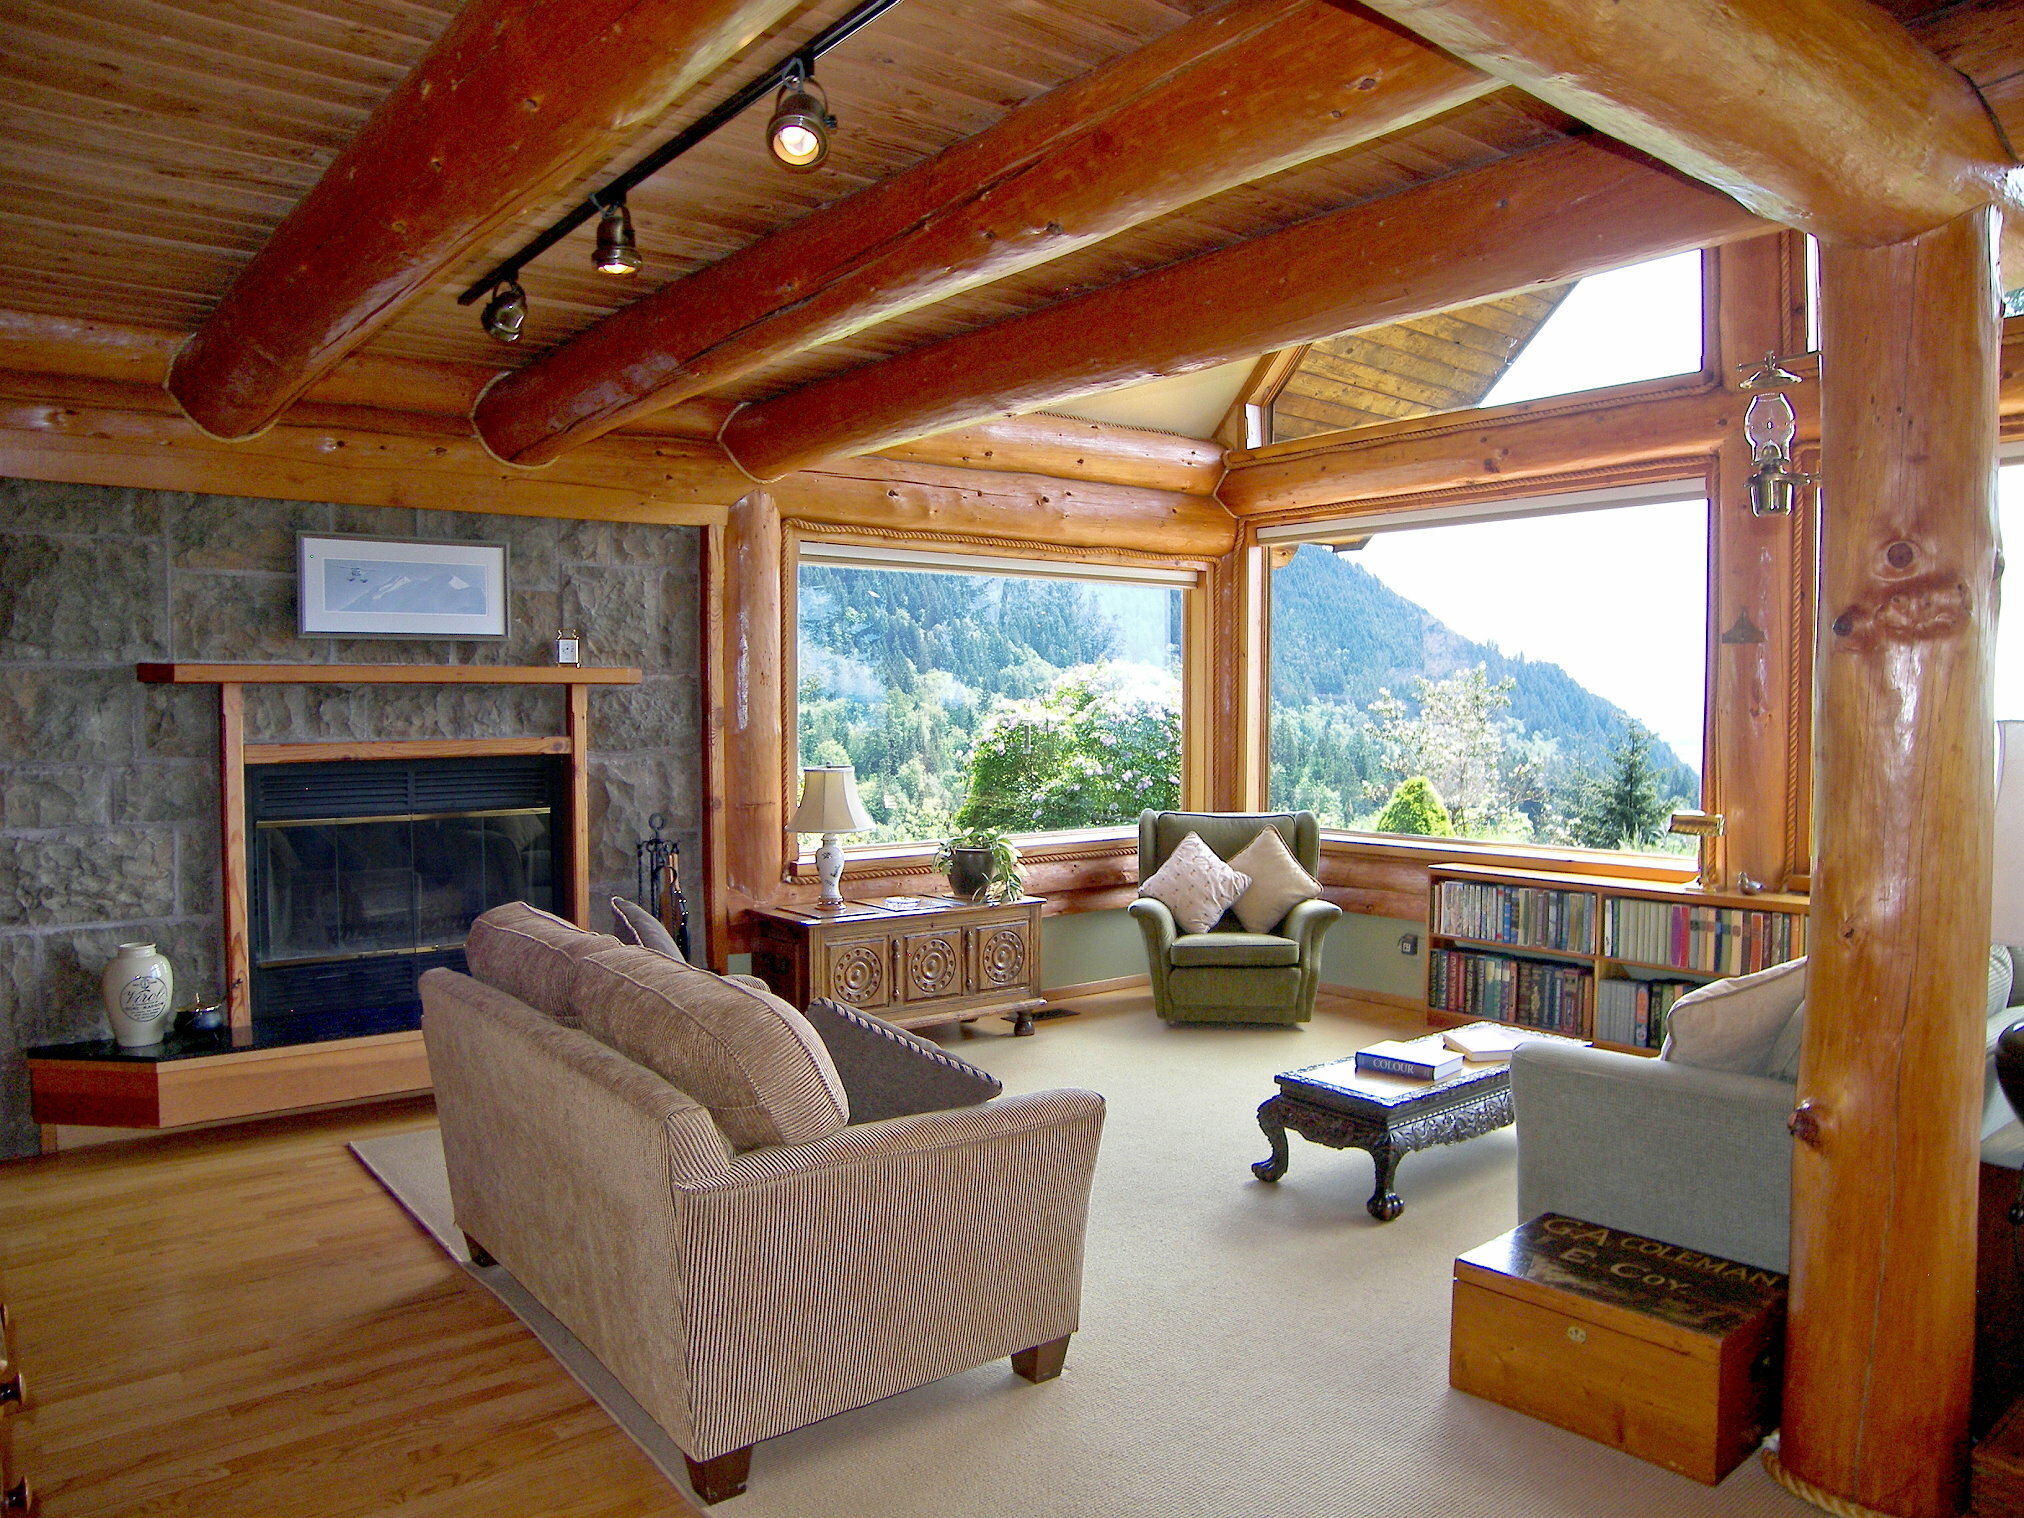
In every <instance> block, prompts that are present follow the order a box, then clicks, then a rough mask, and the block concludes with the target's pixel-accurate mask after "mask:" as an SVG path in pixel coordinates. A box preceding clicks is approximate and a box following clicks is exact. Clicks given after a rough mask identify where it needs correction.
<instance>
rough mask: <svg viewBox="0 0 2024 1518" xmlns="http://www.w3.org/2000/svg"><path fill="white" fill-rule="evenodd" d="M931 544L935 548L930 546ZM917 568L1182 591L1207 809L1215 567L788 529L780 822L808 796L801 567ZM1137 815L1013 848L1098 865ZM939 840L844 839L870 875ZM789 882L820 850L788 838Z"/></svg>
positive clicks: (1196, 763)
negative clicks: (803, 753) (1210, 604)
mask: <svg viewBox="0 0 2024 1518" xmlns="http://www.w3.org/2000/svg"><path fill="white" fill-rule="evenodd" d="M930 543H931V544H932V546H930ZM804 563H815V564H829V565H834V566H837V567H855V568H865V569H884V570H898V571H903V572H904V571H912V572H916V573H928V574H937V573H939V574H996V575H1007V576H1015V575H1016V576H1021V577H1025V578H1032V579H1047V580H1069V581H1083V582H1090V581H1094V582H1098V583H1109V584H1135V585H1155V586H1164V587H1166V588H1169V589H1173V590H1178V591H1180V592H1181V671H1180V680H1181V805H1182V806H1183V807H1184V808H1188V809H1200V808H1202V807H1204V806H1205V805H1206V801H1207V797H1206V785H1207V763H1206V745H1207V722H1206V713H1205V703H1206V701H1207V697H1208V691H1209V685H1210V681H1209V678H1208V660H1209V658H1210V649H1209V646H1208V645H1209V638H1208V631H1209V628H1208V608H1207V604H1206V603H1207V596H1208V582H1209V573H1210V570H1211V568H1212V567H1213V565H1212V562H1211V561H1209V560H1206V559H1196V558H1180V557H1169V556H1167V555H1163V554H1152V553H1144V552H1140V551H1137V550H1132V549H1109V550H1094V549H1072V550H1071V549H1063V550H1060V551H1051V550H1048V549H1045V548H1043V547H1041V546H1039V545H1033V544H1027V543H1005V542H993V541H988V540H981V539H970V538H957V537H953V536H951V537H940V538H936V539H933V540H930V541H923V540H921V539H918V538H914V537H911V536H907V535H903V534H898V533H893V532H890V531H887V530H883V529H854V528H849V527H842V526H830V525H816V524H813V523H809V524H805V525H803V524H796V523H792V522H788V523H783V524H782V543H781V554H780V579H781V584H780V621H781V636H780V659H781V679H780V703H781V714H780V716H781V733H782V735H783V741H782V743H781V745H780V762H781V773H780V795H781V805H782V811H781V814H780V815H781V818H782V820H783V822H784V820H785V819H786V818H788V817H791V816H792V815H793V813H794V808H795V805H796V803H797V801H798V799H799V796H800V786H801V761H800V734H801V693H800V684H801V676H800V652H801V626H800V622H801V617H800V612H801V607H800V590H801V566H802V565H803V564H804ZM1137 836H1138V823H1137V820H1136V819H1133V820H1131V821H1127V822H1121V823H1117V824H1115V825H1112V826H1109V827H1100V828H1067V829H1054V830H1049V831H1035V832H1026V833H1015V834H1013V835H1012V840H1013V842H1014V843H1015V844H1016V845H1018V847H1019V849H1020V851H1021V853H1022V854H1023V855H1025V856H1026V857H1027V859H1028V860H1029V862H1030V861H1031V860H1032V859H1033V857H1034V855H1035V854H1036V853H1038V854H1041V855H1044V856H1045V858H1046V859H1047V860H1048V862H1066V861H1072V860H1076V859H1082V858H1089V859H1099V858H1103V857H1107V856H1110V855H1113V854H1115V853H1116V852H1117V849H1118V846H1119V844H1120V843H1122V842H1125V841H1127V840H1136V838H1137ZM939 844H940V840H938V839H929V840H925V841H921V842H909V843H856V844H853V843H850V842H849V841H848V840H845V841H844V856H845V860H846V865H845V870H846V873H847V874H848V873H857V874H860V875H862V876H866V877H870V878H878V877H881V876H885V875H908V874H920V873H926V872H927V871H928V868H929V867H928V863H927V862H928V861H929V860H931V859H932V858H933V856H934V853H935V850H936V849H937V847H938V846H939ZM784 857H785V859H786V865H787V867H786V872H785V878H786V879H787V880H788V881H789V882H792V883H801V882H804V881H812V880H814V879H815V878H816V875H815V850H814V847H813V846H812V845H811V846H809V847H803V846H802V843H801V839H800V837H799V836H798V835H796V834H794V833H793V832H791V831H790V832H787V833H786V838H785V850H784Z"/></svg>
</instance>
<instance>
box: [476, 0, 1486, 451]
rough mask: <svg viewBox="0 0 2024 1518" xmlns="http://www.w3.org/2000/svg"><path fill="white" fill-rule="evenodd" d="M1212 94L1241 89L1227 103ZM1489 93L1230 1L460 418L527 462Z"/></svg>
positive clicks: (1477, 82)
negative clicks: (785, 358) (1237, 83)
mask: <svg viewBox="0 0 2024 1518" xmlns="http://www.w3.org/2000/svg"><path fill="white" fill-rule="evenodd" d="M1233 78H1238V79H1243V80H1245V81H1246V87H1245V88H1243V89H1241V90H1235V89H1232V88H1230V80H1231V79H1233ZM1493 88H1494V86H1493V85H1492V84H1491V83H1490V82H1489V81H1488V80H1487V79H1485V78H1484V77H1483V76H1482V75H1481V74H1479V73H1477V72H1476V71H1475V70H1473V69H1470V68H1467V67H1464V66H1462V65H1459V64H1457V63H1456V62H1455V61H1454V60H1453V59H1451V58H1449V57H1447V56H1446V55H1445V54H1442V53H1439V52H1437V51H1436V50H1434V49H1432V48H1428V47H1426V46H1425V45H1424V44H1421V43H1419V42H1418V41H1416V40H1414V39H1412V38H1409V37H1404V36H1401V35H1400V34H1399V33H1398V32H1397V31H1396V30H1394V29H1393V28H1391V27H1389V26H1385V25H1383V24H1381V23H1378V22H1375V21H1372V20H1370V19H1368V18H1367V17H1365V16H1363V15H1361V14H1359V13H1357V12H1353V11H1350V10H1346V9H1343V8H1342V7H1340V6H1337V5H1334V4H1330V3H1328V0H1233V3H1232V4H1229V5H1226V6H1223V7H1221V8H1220V9H1218V10H1216V11H1213V12H1211V13H1209V14H1208V15H1205V16H1202V17H1200V18H1198V19H1197V20H1195V21H1192V22H1189V23H1187V24H1186V25H1184V26H1181V27H1179V28H1176V29H1175V30H1174V31H1171V32H1169V33H1167V34H1166V35H1165V36H1164V37H1161V38H1159V39H1158V40H1156V41H1154V42H1152V43H1149V44H1148V45H1146V46H1145V47H1143V48H1141V49H1139V50H1137V51H1136V52H1133V53H1130V54H1127V55H1125V56H1124V57H1122V58H1119V59H1116V60H1114V61H1113V62H1111V63H1109V64H1107V65H1105V66H1103V67H1101V68H1098V69H1095V70H1093V71H1091V72H1090V73H1087V74H1084V75H1082V76H1081V77H1079V78H1077V79H1074V80H1071V81H1070V82H1069V83H1067V84H1064V85H1062V86H1061V87H1060V88H1059V89H1057V90H1054V91H1052V92H1050V93H1049V94H1046V95H1043V96H1041V97H1040V98H1039V99H1036V100H1033V101H1029V102H1028V103H1027V104H1025V105H1023V106H1021V107H1019V108H1018V109H1016V110H1014V111H1012V112H1011V113H1010V114H1009V115H1007V116H1005V117H1004V118H1003V119H1001V120H1000V121H999V122H998V123H997V124H996V125H994V126H992V127H990V128H989V129H988V130H986V131H983V132H981V133H978V134H977V135H975V136H971V137H967V138H965V139H963V140H962V141H960V142H958V143H956V144H954V145H953V146H951V147H949V148H948V149H946V150H945V151H944V152H942V153H941V154H939V155H937V156H936V157H934V158H932V159H929V160H927V161H925V162H922V163H919V164H916V165H915V166H914V167H912V168H910V169H908V170H906V171H904V172H902V173H899V174H896V175H894V176H892V177H890V178H888V179H885V180H882V181H880V182H879V183H878V184H876V185H873V186H870V187H868V188H867V189H865V190H863V191H860V192H859V193H858V194H856V195H854V196H852V197H850V198H848V199H846V200H843V201H839V202H836V203H834V204H832V205H830V206H829V207H827V208H825V209H824V210H821V211H817V212H815V213H813V214H811V215H809V216H807V217H804V218H803V219H802V220H800V221H798V222H796V223H794V224H793V225H792V226H790V227H787V228H785V229H783V230H782V231H780V232H778V233H776V234H774V236H772V237H771V238H768V239H765V240H763V241H761V242H759V243H756V244H753V245H752V246H750V247H747V248H745V249H743V250H741V251H739V252H737V253H734V254H732V255H730V256H729V257H727V258H725V259H723V260H721V261H719V262H717V263H715V264H712V265H710V266H709V267H707V268H704V269H700V270H698V271H697V272H696V273H694V274H691V275H689V276H688V277H687V278H685V279H680V280H676V281H674V282H672V283H670V284H667V285H664V286H662V287H661V288H660V289H659V290H657V291H656V292H654V293H653V294H652V295H649V296H647V297H645V298H644V299H642V300H639V301H636V302H634V303H633V304H632V305H630V306H627V307H625V308H624V309H622V310H620V311H618V312H617V313H615V314H614V315H612V316H611V317H609V318H607V319H606V320H605V321H604V322H602V323H600V324H599V325H598V326H595V327H593V328H591V329H590V330H589V331H587V332H583V333H581V334H579V335H578V336H576V337H575V338H573V339H571V340H570V341H568V342H566V343H564V344H562V345H561V346H560V347H557V348H554V349H552V350H550V351H549V352H548V353H546V354H544V355H542V356H541V357H540V358H538V359H536V360H535V362H534V363H532V364H531V365H529V366H527V367H526V368H524V369H521V370H520V371H518V372H517V373H514V374H511V375H509V376H507V377H506V378H505V379H504V380H502V381H501V382H500V383H499V384H498V385H496V386H494V387H493V389H492V390H491V391H490V392H488V393H487V395H486V396H485V398H484V400H483V401H482V402H481V403H480V405H479V408H478V411H477V413H476V415H475V418H474V420H475V422H476V424H477V427H478V431H479V434H480V435H481V436H482V437H483V438H484V439H485V442H486V445H487V446H488V447H489V448H491V449H492V451H493V452H494V453H495V454H497V455H498V456H499V457H501V458H503V459H508V460H511V461H513V462H516V463H524V464H539V463H545V462H547V461H548V460H550V459H553V458H555V457H557V456H558V455H560V454H561V453H562V452H564V451H565V450H566V449H567V448H568V447H570V446H571V445H572V444H573V443H574V442H577V441H581V440H586V439H588V438H592V437H596V436H597V435H598V434H599V433H601V432H603V431H608V430H609V429H611V428H612V427H615V426H618V425H621V424H622V423H623V422H624V421H626V420H627V419H628V418H629V417H631V416H636V415H639V414H640V413H641V412H643V411H647V410H651V409H654V408H656V407H658V406H661V405H666V404H669V403H671V402H673V401H676V400H681V399H684V398H686V397H688V396H690V395H697V394H703V393H706V392H708V391H711V390H714V389H717V388H719V387H721V386H722V385H723V384H724V383H725V382H727V381H729V380H734V379H737V378H739V377H741V376H742V375H744V374H747V373H749V372H751V371H752V370H753V369H755V368H757V367H759V366H760V365H762V364H764V363H765V362H767V361H768V360H769V359H772V358H774V357H777V356H779V355H781V354H783V353H793V352H797V351H801V350H804V349H807V348H812V347H816V346H818V345H820V344H823V343H826V342H830V341H833V340H835V339H837V338H840V337H846V336H848V335H850V334H851V333H852V332H854V331H857V330H858V329H860V328H862V327H866V326H870V325H873V324H875V323H878V322H880V321H884V320H887V319H889V318H891V317H894V316H898V315H901V314H903V313H905V312H907V311H909V310H912V309H915V308H917V307H920V306H924V305H929V304H932V303H933V302H935V301H938V300H940V299H942V298H944V297H946V296H948V295H952V294H955V293H957V292H959V291H962V290H965V289H968V288H971V287H973V286H977V285H982V284H988V283H990V282H991V281H994V280H997V279H1001V278H1004V277H1005V276H1007V275H1011V274H1014V273H1017V272H1018V271H1020V270H1022V269H1027V268H1031V267H1033V266H1035V265H1040V264H1045V263H1048V262H1050V261H1052V260H1053V259H1056V258H1058V257H1060V256H1061V255H1062V254H1064V253H1067V252H1070V251H1073V250H1075V249H1077V248H1082V247H1086V246H1089V245H1092V244H1095V243H1098V242H1101V241H1103V240H1104V239H1105V238H1108V237H1110V236H1112V235H1113V234H1115V233H1117V232H1119V231H1122V230H1124V229H1126V228H1128V227H1133V226H1136V225H1138V224H1140V223H1143V222H1146V221H1149V220H1151V219H1153V218H1155V217H1157V216H1159V215H1160V214H1162V213H1163V212H1166V211H1169V210H1172V209H1174V208H1176V207H1178V206H1181V205H1186V204H1189V203H1191V202H1194V201H1198V200H1202V199H1204V198H1207V197H1209V196H1212V195H1215V194H1217V193H1218V192H1221V191H1224V190H1229V189H1232V188H1234V187H1236V186H1239V185H1242V184H1244V183H1246V182H1248V181H1250V180H1253V179H1257V178H1260V177H1263V176H1266V175H1269V174H1273V173H1276V172H1277V171H1279V170H1282V169H1285V168H1288V167H1290V166H1292V165H1294V164H1297V163H1300V162H1304V161H1308V160H1311V159H1315V158H1319V157H1322V156H1325V155H1327V154H1329V153H1332V152H1335V151H1339V150H1340V149H1343V148H1346V147H1350V146H1353V145H1355V144H1357V143H1360V142H1363V141H1366V140H1369V139H1372V138H1375V137H1379V136H1382V135H1384V134H1386V133H1389V132H1394V131H1396V130H1398V129H1399V128H1401V127H1403V126H1407V125H1410V124H1413V123H1416V122H1419V121H1421V120H1424V119H1426V118H1428V117H1430V116H1433V115H1435V114H1437V113H1439V112H1441V111H1444V110H1447V109H1449V108H1451V107H1453V106H1457V105H1461V104H1463V103H1465V102H1467V101H1469V100H1471V99H1474V98H1476V97H1478V96H1480V95H1483V94H1487V93H1490V91H1491V90H1492V89H1493ZM1121 147H1122V149H1123V150H1121Z"/></svg>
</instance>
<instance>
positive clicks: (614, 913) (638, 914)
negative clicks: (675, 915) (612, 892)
mask: <svg viewBox="0 0 2024 1518" xmlns="http://www.w3.org/2000/svg"><path fill="white" fill-rule="evenodd" d="M611 930H612V932H613V933H614V934H616V935H617V937H618V941H619V942H620V943H628V944H631V945H632V946H633V947H634V948H636V949H652V950H653V951H654V952H655V953H656V954H665V955H667V956H668V958H670V959H679V960H681V962H682V963H683V964H687V963H688V962H689V961H688V956H686V955H685V954H683V953H682V950H681V946H680V945H679V944H677V943H676V942H675V935H674V934H672V933H670V932H669V931H668V929H667V924H666V923H664V922H662V921H661V920H660V918H658V917H656V916H654V914H653V913H651V912H649V911H648V910H647V909H646V908H645V907H643V906H641V905H640V904H639V903H638V902H636V901H627V900H626V899H625V898H624V897H623V896H614V897H612V899H611Z"/></svg>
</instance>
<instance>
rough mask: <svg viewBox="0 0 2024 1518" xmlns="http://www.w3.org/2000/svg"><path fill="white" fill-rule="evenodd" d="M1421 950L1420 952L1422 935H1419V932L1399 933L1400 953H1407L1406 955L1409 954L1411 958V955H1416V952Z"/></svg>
mask: <svg viewBox="0 0 2024 1518" xmlns="http://www.w3.org/2000/svg"><path fill="white" fill-rule="evenodd" d="M1419 952H1420V935H1419V934H1417V933H1401V934H1399V953H1401V954H1404V955H1406V956H1407V957H1408V958H1410V957H1411V956H1413V955H1415V954H1417V953H1419Z"/></svg>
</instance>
